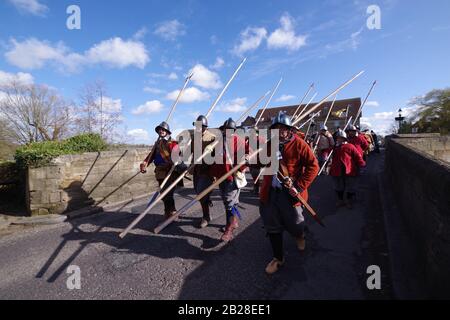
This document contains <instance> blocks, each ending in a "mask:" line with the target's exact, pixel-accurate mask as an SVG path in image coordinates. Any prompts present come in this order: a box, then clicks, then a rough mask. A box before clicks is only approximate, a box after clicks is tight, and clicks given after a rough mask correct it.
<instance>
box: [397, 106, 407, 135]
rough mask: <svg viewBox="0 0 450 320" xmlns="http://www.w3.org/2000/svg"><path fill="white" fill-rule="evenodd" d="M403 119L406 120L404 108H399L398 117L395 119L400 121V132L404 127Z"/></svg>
mask: <svg viewBox="0 0 450 320" xmlns="http://www.w3.org/2000/svg"><path fill="white" fill-rule="evenodd" d="M403 120H405V117H402V109H398V117H396V118H395V121H398V133H400V131H401V129H402V123H403Z"/></svg>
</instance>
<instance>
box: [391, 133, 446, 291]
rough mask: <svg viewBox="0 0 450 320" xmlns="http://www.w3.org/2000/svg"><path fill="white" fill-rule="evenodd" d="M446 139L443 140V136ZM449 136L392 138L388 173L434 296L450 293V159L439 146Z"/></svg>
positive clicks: (427, 283)
mask: <svg viewBox="0 0 450 320" xmlns="http://www.w3.org/2000/svg"><path fill="white" fill-rule="evenodd" d="M440 140H441V141H440ZM441 142H442V143H443V144H444V145H445V144H446V145H447V146H448V137H442V139H441V137H436V136H429V135H428V136H417V135H416V136H410V135H397V136H392V137H389V138H387V139H386V146H387V149H386V174H387V175H388V179H389V180H390V183H391V185H392V190H393V192H394V195H393V196H394V198H395V199H396V201H397V205H398V206H399V208H400V211H401V212H400V214H401V215H402V218H403V221H404V223H405V225H406V227H407V230H408V231H409V235H410V239H411V246H413V247H414V250H415V251H416V252H417V253H418V255H419V256H420V257H421V260H420V261H421V262H422V263H423V266H422V267H423V270H425V279H426V285H427V289H428V294H429V296H430V297H435V298H442V297H447V298H449V297H450V164H449V163H448V162H446V161H443V160H440V159H437V158H435V156H434V153H433V152H431V151H432V149H433V148H434V147H433V146H441V145H442V144H441Z"/></svg>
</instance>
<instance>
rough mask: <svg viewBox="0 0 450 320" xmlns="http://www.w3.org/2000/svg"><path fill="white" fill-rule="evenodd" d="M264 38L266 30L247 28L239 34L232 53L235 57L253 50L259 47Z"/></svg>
mask: <svg viewBox="0 0 450 320" xmlns="http://www.w3.org/2000/svg"><path fill="white" fill-rule="evenodd" d="M266 36H267V30H266V29H265V28H251V27H248V28H247V29H245V30H244V31H242V32H241V34H240V38H239V44H238V45H235V46H234V48H233V51H232V52H233V53H234V54H235V55H238V56H241V55H243V54H244V53H245V52H247V51H252V50H255V49H257V48H258V47H259V46H260V45H261V43H262V41H263V40H264V39H265V38H266Z"/></svg>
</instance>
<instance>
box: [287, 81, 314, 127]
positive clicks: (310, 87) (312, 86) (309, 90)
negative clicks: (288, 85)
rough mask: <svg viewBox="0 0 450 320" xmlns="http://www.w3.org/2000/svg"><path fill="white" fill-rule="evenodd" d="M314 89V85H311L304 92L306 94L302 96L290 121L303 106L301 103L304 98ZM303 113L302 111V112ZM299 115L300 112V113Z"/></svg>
mask: <svg viewBox="0 0 450 320" xmlns="http://www.w3.org/2000/svg"><path fill="white" fill-rule="evenodd" d="M313 88H314V83H311V85H310V86H309V89H308V91H307V92H306V94H305V95H304V96H303V98H302V100H301V101H300V103H299V104H298V107H297V109H296V110H295V112H294V114H293V115H292V119H294V118H295V117H296V116H297V112H298V110H299V109H300V107H301V106H302V104H303V101H304V100H305V99H306V97H307V96H308V95H309V93H310V92H311V90H312V89H313ZM302 112H303V111H302ZM300 114H301V112H300Z"/></svg>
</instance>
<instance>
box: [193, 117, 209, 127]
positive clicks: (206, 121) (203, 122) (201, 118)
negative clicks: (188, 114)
mask: <svg viewBox="0 0 450 320" xmlns="http://www.w3.org/2000/svg"><path fill="white" fill-rule="evenodd" d="M198 121H201V122H202V127H206V128H207V127H208V119H207V118H206V117H205V116H198V117H197V120H195V122H198ZM195 122H192V125H193V126H195Z"/></svg>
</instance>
